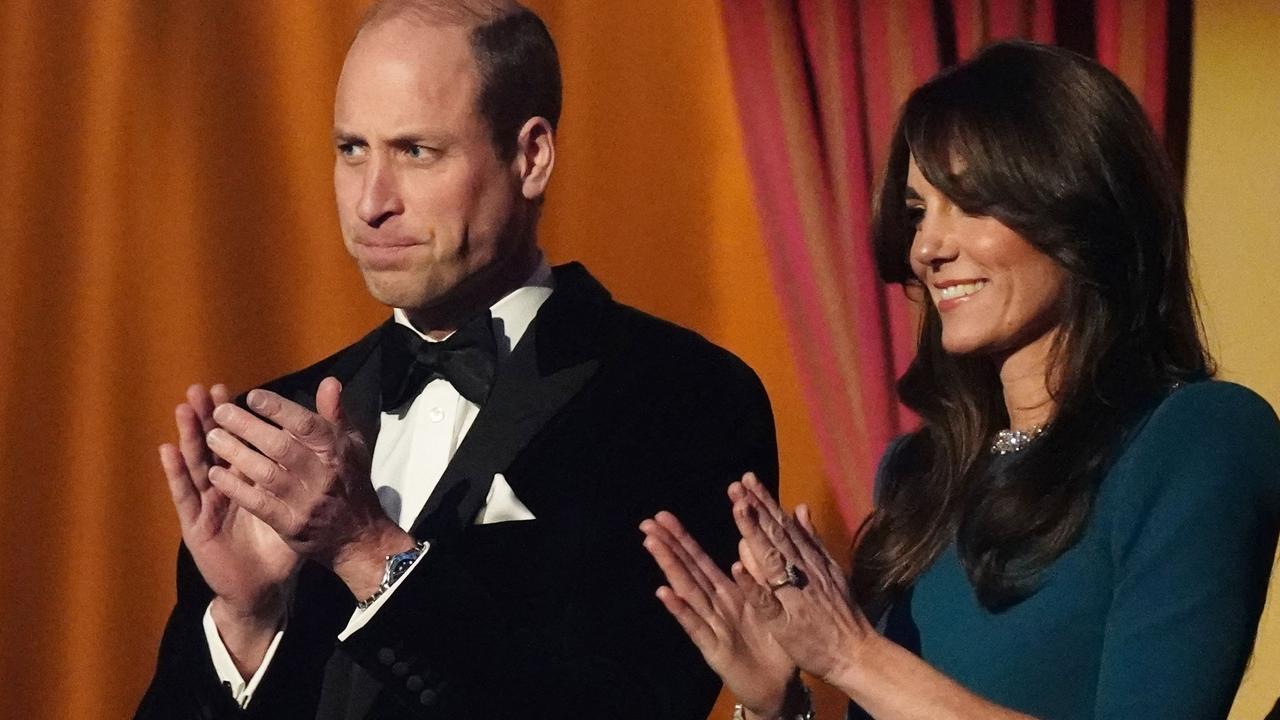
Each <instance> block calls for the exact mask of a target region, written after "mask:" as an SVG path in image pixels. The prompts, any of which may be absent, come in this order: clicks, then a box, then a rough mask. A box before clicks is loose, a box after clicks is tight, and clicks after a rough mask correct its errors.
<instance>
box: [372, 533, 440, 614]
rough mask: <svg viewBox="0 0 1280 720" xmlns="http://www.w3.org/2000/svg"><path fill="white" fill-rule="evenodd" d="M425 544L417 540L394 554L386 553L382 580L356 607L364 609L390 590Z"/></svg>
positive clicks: (416, 557) (420, 552)
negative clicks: (412, 544) (414, 543)
mask: <svg viewBox="0 0 1280 720" xmlns="http://www.w3.org/2000/svg"><path fill="white" fill-rule="evenodd" d="M426 546H427V543H426V542H423V541H419V542H418V543H417V544H416V545H414V546H413V547H412V548H410V549H409V550H406V551H404V552H400V553H396V554H394V555H388V556H387V559H386V564H387V565H386V568H385V569H384V570H383V572H382V582H380V583H378V589H377V590H374V591H373V594H372V595H370V596H369V597H367V598H365V599H364V600H361V601H360V602H358V603H356V607H357V608H359V609H361V610H364V609H366V608H368V607H369V606H370V605H372V604H373V601H374V600H377V599H378V598H380V597H382V595H383V593H385V592H386V591H388V590H390V589H391V586H392V585H395V584H396V580H399V579H400V576H401V575H403V574H405V572H406V571H408V569H409V568H410V567H411V566H412V565H413V563H414V561H416V560H417V559H418V556H419V555H421V554H422V551H423V549H425V548H426Z"/></svg>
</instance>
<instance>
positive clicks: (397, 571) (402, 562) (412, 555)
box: [387, 550, 418, 577]
mask: <svg viewBox="0 0 1280 720" xmlns="http://www.w3.org/2000/svg"><path fill="white" fill-rule="evenodd" d="M417 559H418V551H417V550H410V551H409V552H402V553H397V554H396V555H393V556H392V557H391V562H389V563H388V564H387V565H388V567H387V569H388V570H389V571H390V572H391V576H392V577H399V576H400V575H401V574H403V573H404V571H405V570H408V569H409V566H410V565H412V564H413V561H414V560H417Z"/></svg>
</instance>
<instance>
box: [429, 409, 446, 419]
mask: <svg viewBox="0 0 1280 720" xmlns="http://www.w3.org/2000/svg"><path fill="white" fill-rule="evenodd" d="M427 417H429V418H431V422H433V423H438V422H440V421H441V420H443V419H444V410H441V409H440V408H438V407H433V408H431V410H430V412H428V413H427Z"/></svg>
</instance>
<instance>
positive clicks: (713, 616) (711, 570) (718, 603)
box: [640, 483, 798, 718]
mask: <svg viewBox="0 0 1280 720" xmlns="http://www.w3.org/2000/svg"><path fill="white" fill-rule="evenodd" d="M735 484H736V483H735ZM640 530H641V531H643V532H644V534H645V539H644V547H645V549H646V550H648V551H649V554H651V555H653V559H654V560H656V561H657V562H658V566H659V567H660V568H662V572H663V574H664V575H666V577H667V582H668V583H670V586H669V587H668V586H663V587H660V588H658V591H657V596H658V599H659V600H661V601H662V604H663V605H665V606H666V608H667V611H668V612H670V613H671V614H672V615H673V616H674V617H675V619H676V620H677V621H678V622H679V623H680V626H681V627H683V628H684V631H685V632H686V633H687V634H688V635H689V638H690V639H691V640H693V643H694V645H696V646H697V647H698V650H700V651H701V652H702V656H703V658H705V659H706V661H707V664H708V665H710V666H711V669H712V670H714V671H715V672H716V674H718V675H719V676H720V678H721V679H722V680H723V681H724V684H725V686H726V687H728V688H729V690H730V692H732V693H733V694H734V695H735V696H736V697H737V698H738V701H739V702H741V703H742V705H743V707H744V708H745V709H747V710H748V711H750V712H751V713H752V714H753V715H756V716H760V717H766V718H773V717H777V716H778V715H780V714H781V713H782V712H783V710H784V707H785V705H786V703H787V701H788V700H789V699H790V697H792V696H793V695H794V694H795V693H794V690H795V685H794V684H795V683H798V679H797V678H796V668H795V664H794V663H793V662H791V659H790V658H789V657H787V653H786V652H784V651H783V650H782V648H781V647H779V646H778V643H777V642H775V641H774V640H773V638H771V637H770V636H769V633H768V631H766V630H765V628H764V626H763V624H762V622H761V620H760V618H758V617H756V615H755V612H754V610H753V607H754V606H755V603H754V602H753V603H750V604H749V603H748V602H747V601H746V598H745V595H744V590H743V589H744V588H747V590H748V591H750V592H755V591H758V586H757V585H756V583H755V581H754V580H752V579H751V575H750V574H749V572H748V570H747V569H745V568H744V567H743V564H742V563H740V562H739V563H734V565H733V568H732V572H733V576H734V580H732V581H731V580H730V579H729V578H728V577H725V574H724V573H723V572H721V571H720V569H719V568H718V567H716V564H715V563H714V562H713V561H712V560H711V558H710V557H708V556H707V554H706V552H704V551H703V549H702V547H701V546H699V545H698V542H697V541H696V540H694V539H693V537H692V536H690V535H689V533H688V532H687V531H686V530H685V529H684V527H683V526H682V525H681V524H680V521H679V520H678V519H676V516H674V515H672V514H671V513H668V512H661V513H658V515H657V516H656V517H655V518H653V519H652V520H645V521H644V522H643V523H641V524H640ZM744 547H745V546H744ZM744 559H745V560H746V561H747V562H748V563H751V562H752V560H753V558H751V557H750V556H745V557H744Z"/></svg>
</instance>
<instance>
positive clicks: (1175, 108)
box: [721, 0, 1191, 529]
mask: <svg viewBox="0 0 1280 720" xmlns="http://www.w3.org/2000/svg"><path fill="white" fill-rule="evenodd" d="M721 7H722V12H723V17H724V23H725V28H726V36H727V38H728V54H729V60H730V67H731V71H732V73H733V80H734V92H735V97H736V100H737V103H738V110H739V115H740V117H741V120H742V127H743V135H744V142H745V146H746V147H745V150H746V157H747V159H748V163H749V164H750V168H751V172H752V178H753V181H754V187H755V193H756V200H757V206H758V209H759V212H760V217H761V224H762V226H763V229H764V238H765V244H766V246H767V251H768V254H769V259H770V263H771V267H772V276H773V281H774V286H775V289H776V290H777V292H778V294H779V296H780V304H781V307H782V309H783V313H784V317H785V323H786V326H787V330H788V333H789V338H790V341H791V345H792V349H793V352H794V354H795V358H796V364H797V367H798V368H799V369H800V372H801V384H802V386H803V390H804V394H805V398H806V400H807V403H808V406H809V413H810V418H811V422H812V424H813V427H814V433H815V435H816V440H817V444H818V447H819V450H820V452H821V454H822V460H823V472H824V473H825V475H826V481H827V482H828V483H829V484H830V486H831V489H832V493H833V495H834V496H835V497H836V499H837V503H838V505H839V509H840V513H841V516H842V517H843V518H844V520H845V522H846V524H847V526H848V527H849V528H850V529H853V528H856V527H857V525H858V524H859V523H860V522H861V520H862V518H863V517H864V516H865V514H866V512H867V511H868V510H869V508H870V502H871V491H872V488H871V483H872V479H873V477H874V474H875V468H876V464H877V462H878V458H879V456H880V454H881V453H882V452H883V450H884V448H885V446H886V444H887V443H888V442H889V440H891V439H892V438H893V437H894V436H895V435H897V434H899V433H901V432H903V431H905V430H907V429H909V428H910V427H911V426H912V424H913V423H914V418H913V417H912V415H911V413H910V412H909V411H907V410H906V409H905V408H903V407H901V406H900V405H899V404H898V402H897V399H896V395H895V393H894V383H895V380H896V378H897V377H899V376H900V375H901V374H902V372H903V371H904V370H905V369H906V367H907V364H908V363H909V362H910V359H911V357H912V355H913V353H914V344H915V338H914V333H915V330H914V327H915V310H914V308H913V307H912V306H911V304H910V303H909V302H908V301H907V299H906V296H905V295H904V294H903V292H902V291H901V290H900V289H899V288H896V287H895V288H884V287H881V286H880V284H879V281H878V280H877V278H876V273H875V266H874V261H873V257H872V252H871V245H870V240H869V237H868V229H869V224H870V219H871V217H870V216H871V205H872V201H873V193H874V188H875V181H876V178H877V177H878V176H879V174H880V172H881V171H882V170H883V167H884V161H885V153H886V152H887V149H888V140H889V137H890V135H891V134H892V131H893V127H892V125H893V122H894V119H895V117H896V114H897V110H898V107H899V106H900V105H901V103H902V102H903V101H904V100H905V99H906V97H907V95H908V94H909V93H910V91H911V90H912V89H913V88H915V87H916V86H917V85H919V84H920V83H922V82H923V81H924V80H926V79H927V78H929V77H930V76H932V75H933V74H934V73H935V72H937V71H938V70H939V69H941V68H943V67H946V66H948V65H951V64H953V63H955V62H956V61H957V60H958V59H961V60H962V59H964V58H967V57H969V56H970V55H972V54H973V53H975V52H977V50H978V49H979V48H981V47H982V46H984V45H985V44H987V43H989V42H991V41H993V40H999V39H1005V38H1028V39H1033V40H1036V41H1039V42H1054V43H1058V44H1061V45H1064V46H1066V47H1070V48H1071V49H1073V50H1076V51H1077V52H1082V53H1084V54H1088V55H1093V56H1096V57H1098V58H1099V59H1100V61H1101V62H1102V63H1103V64H1105V65H1106V66H1107V67H1109V68H1111V69H1112V70H1113V71H1114V72H1116V73H1117V74H1118V75H1119V76H1120V77H1121V78H1122V79H1124V80H1125V81H1126V82H1127V83H1128V84H1129V85H1130V87H1131V88H1132V89H1133V91H1134V93H1135V94H1136V95H1137V96H1138V98H1139V99H1140V100H1141V101H1142V103H1143V105H1144V107H1145V108H1146V109H1147V111H1148V114H1149V115H1150V117H1151V119H1152V123H1153V125H1154V126H1155V127H1156V130H1157V132H1158V133H1159V134H1160V135H1161V137H1163V138H1165V139H1166V141H1167V142H1168V144H1169V146H1170V154H1171V156H1172V157H1173V158H1174V161H1175V165H1176V166H1177V167H1178V168H1179V172H1181V170H1180V168H1181V166H1182V164H1183V162H1184V160H1185V142H1186V133H1185V127H1186V119H1185V115H1186V108H1187V100H1186V96H1187V93H1188V90H1189V67H1190V63H1189V59H1188V57H1187V56H1188V55H1189V43H1187V42H1183V41H1182V40H1181V39H1182V38H1189V36H1190V17H1191V13H1190V9H1189V7H1190V5H1189V0H1096V2H1084V3H1081V2H1071V1H1070V0H1056V1H1055V0H951V1H949V2H948V1H946V0H899V1H897V2H879V1H876V0H725V2H724V3H722V6H721ZM1170 38H1173V39H1174V40H1175V42H1173V43H1171V42H1170ZM1170 128H1173V129H1174V131H1173V132H1169V129H1170Z"/></svg>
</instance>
